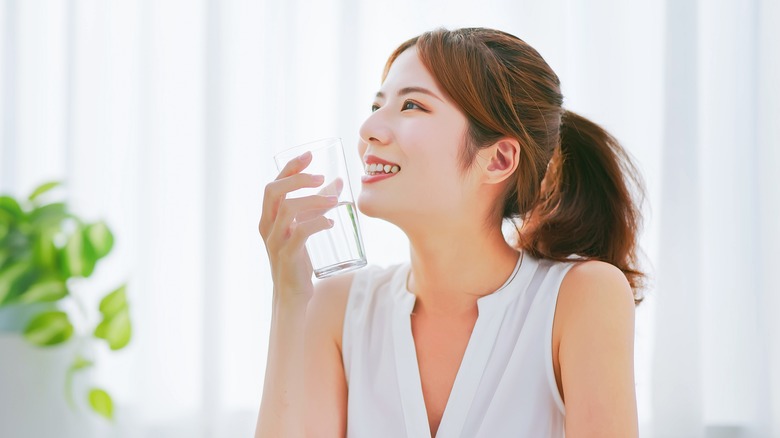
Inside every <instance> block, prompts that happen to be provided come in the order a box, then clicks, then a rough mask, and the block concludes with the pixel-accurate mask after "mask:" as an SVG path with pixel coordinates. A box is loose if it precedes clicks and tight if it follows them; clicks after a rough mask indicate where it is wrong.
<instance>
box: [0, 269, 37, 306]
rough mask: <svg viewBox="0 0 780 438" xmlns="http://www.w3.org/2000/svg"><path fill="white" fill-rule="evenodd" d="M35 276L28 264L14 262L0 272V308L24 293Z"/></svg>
mask: <svg viewBox="0 0 780 438" xmlns="http://www.w3.org/2000/svg"><path fill="white" fill-rule="evenodd" d="M35 275H36V273H35V270H34V267H33V265H32V264H31V263H29V262H16V263H13V264H11V265H10V266H8V267H6V268H4V269H3V270H2V271H0V306H2V305H3V303H4V302H5V301H11V300H13V299H14V298H15V297H16V296H18V295H20V294H21V293H22V292H24V291H25V290H26V289H27V288H28V287H29V286H30V285H31V284H32V283H33V282H34V281H35V278H34V277H35Z"/></svg>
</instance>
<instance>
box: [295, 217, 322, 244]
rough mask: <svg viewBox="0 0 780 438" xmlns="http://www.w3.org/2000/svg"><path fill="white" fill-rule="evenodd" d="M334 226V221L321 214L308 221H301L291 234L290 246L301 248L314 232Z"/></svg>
mask: <svg viewBox="0 0 780 438" xmlns="http://www.w3.org/2000/svg"><path fill="white" fill-rule="evenodd" d="M332 227H333V221H332V220H330V219H328V218H326V217H325V216H320V217H318V218H315V219H312V220H308V221H306V222H300V223H297V224H296V225H295V229H294V230H293V232H292V235H291V236H290V241H289V248H290V249H293V248H299V247H301V246H303V244H304V243H306V239H308V238H309V236H311V235H312V234H314V233H317V232H320V231H323V230H327V229H328V228H332Z"/></svg>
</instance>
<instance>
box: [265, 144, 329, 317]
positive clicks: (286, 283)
mask: <svg viewBox="0 0 780 438" xmlns="http://www.w3.org/2000/svg"><path fill="white" fill-rule="evenodd" d="M310 163H311V153H310V152H307V153H305V154H303V155H301V156H300V157H298V158H295V159H293V160H291V161H290V162H289V163H287V165H285V167H284V169H282V171H281V172H280V173H279V175H278V176H277V177H276V180H274V181H273V182H271V183H269V184H268V185H266V186H265V194H264V196H263V212H262V216H261V217H260V225H259V229H260V235H261V236H262V238H263V242H265V247H266V251H267V252H268V259H269V261H270V263H271V275H272V278H273V282H274V293H275V296H274V299H275V300H279V301H280V302H288V301H294V300H296V299H304V300H308V299H309V298H311V294H312V293H313V290H314V286H313V284H312V281H311V275H312V271H313V269H312V265H311V260H310V258H309V254H308V252H307V251H306V247H305V246H304V243H305V242H306V239H307V238H308V237H309V236H311V235H312V234H314V233H316V232H318V231H322V230H325V229H328V228H330V227H332V226H333V224H332V223H331V221H330V220H329V219H327V218H325V217H324V216H322V214H324V213H325V212H326V211H328V210H330V209H331V208H333V207H335V206H336V203H337V202H338V199H337V198H338V197H337V196H322V195H312V196H304V197H301V198H294V199H286V197H287V193H289V192H292V191H294V190H297V189H300V188H304V187H311V188H313V187H319V186H320V185H322V183H323V182H324V179H323V177H322V176H321V175H311V174H306V173H300V172H301V171H302V170H304V169H305V168H306V167H307V166H308V165H309V164H310ZM320 192H321V193H322V192H325V193H327V191H325V190H321V191H320Z"/></svg>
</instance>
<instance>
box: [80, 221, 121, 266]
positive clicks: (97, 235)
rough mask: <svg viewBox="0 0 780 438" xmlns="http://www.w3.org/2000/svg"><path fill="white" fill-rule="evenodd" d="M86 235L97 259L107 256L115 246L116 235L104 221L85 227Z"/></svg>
mask: <svg viewBox="0 0 780 438" xmlns="http://www.w3.org/2000/svg"><path fill="white" fill-rule="evenodd" d="M84 236H86V240H87V242H88V243H89V245H90V246H92V249H93V250H94V252H95V257H96V258H97V259H101V258H103V257H105V256H106V255H107V254H108V253H109V252H110V251H111V248H112V247H113V246H114V236H113V235H112V234H111V230H110V229H109V228H108V226H107V225H106V223H105V222H103V221H100V222H96V223H94V224H91V225H88V226H87V227H86V228H85V229H84Z"/></svg>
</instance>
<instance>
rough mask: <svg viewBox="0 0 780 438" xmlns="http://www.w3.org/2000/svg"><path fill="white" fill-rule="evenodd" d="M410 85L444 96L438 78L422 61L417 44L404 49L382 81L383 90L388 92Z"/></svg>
mask: <svg viewBox="0 0 780 438" xmlns="http://www.w3.org/2000/svg"><path fill="white" fill-rule="evenodd" d="M410 86H416V87H424V88H427V89H429V90H431V91H433V92H435V93H436V94H438V95H439V96H442V93H441V90H440V89H439V87H438V85H437V84H436V79H434V78H433V76H432V75H431V73H430V72H429V71H428V69H427V68H425V66H424V65H423V63H422V61H420V57H419V56H418V54H417V47H415V46H412V47H410V48H408V49H406V50H404V51H403V52H402V53H401V54H400V55H398V57H397V58H396V59H395V61H393V64H392V65H391V66H390V70H389V71H388V72H387V77H386V78H385V81H384V82H383V83H382V90H381V91H385V92H387V91H392V90H397V89H401V88H403V87H410ZM385 94H387V93H385Z"/></svg>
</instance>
